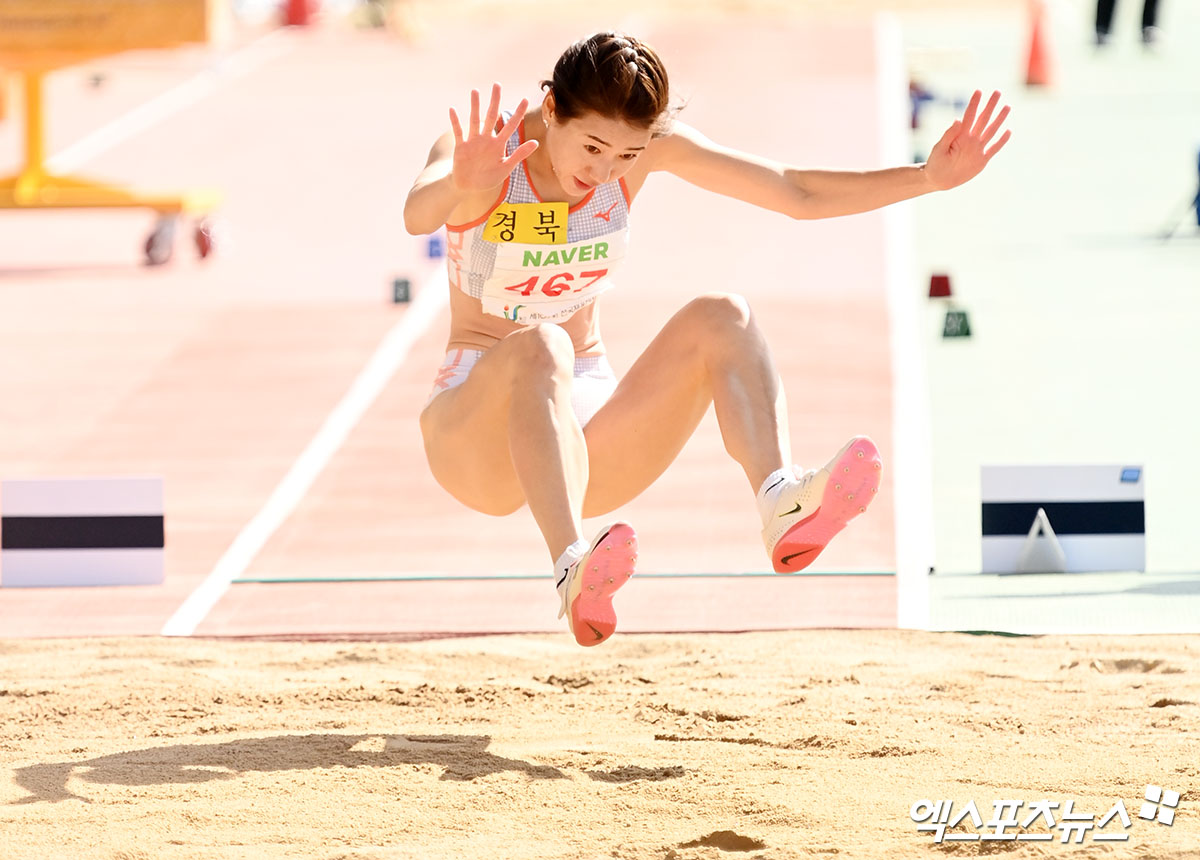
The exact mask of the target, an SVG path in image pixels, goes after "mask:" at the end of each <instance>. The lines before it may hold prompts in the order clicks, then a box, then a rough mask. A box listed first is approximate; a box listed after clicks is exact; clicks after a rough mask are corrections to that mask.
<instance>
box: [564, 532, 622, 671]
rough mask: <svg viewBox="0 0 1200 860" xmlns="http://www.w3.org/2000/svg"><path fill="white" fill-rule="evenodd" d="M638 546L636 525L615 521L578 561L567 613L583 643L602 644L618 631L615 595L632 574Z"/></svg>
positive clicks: (575, 633)
mask: <svg viewBox="0 0 1200 860" xmlns="http://www.w3.org/2000/svg"><path fill="white" fill-rule="evenodd" d="M637 548H638V544H637V535H636V534H635V533H634V531H633V526H631V525H629V524H628V523H614V524H613V525H611V526H609V528H608V530H607V531H605V532H604V533H603V534H602V535H600V537H598V538H596V540H595V542H594V543H593V544H592V548H591V549H590V550H589V551H588V554H587V555H586V556H584V558H583V559H582V560H581V561H580V562H579V568H580V573H579V574H577V575H576V577H575V581H574V582H573V583H572V585H571V592H572V593H571V594H570V595H569V596H568V600H567V607H568V609H567V614H568V617H569V619H570V622H571V632H572V633H573V634H574V635H575V641H576V642H578V643H579V644H580V645H583V646H585V647H591V646H593V645H599V644H600V643H601V642H604V641H605V640H606V639H608V638H609V637H610V636H612V635H613V633H614V632H615V631H616V629H617V613H616V611H615V610H614V609H613V605H612V597H613V595H614V594H616V593H617V591H618V589H620V587H621V586H622V585H624V584H625V583H627V582H629V578H630V577H631V576H633V567H634V564H635V563H636V562H637Z"/></svg>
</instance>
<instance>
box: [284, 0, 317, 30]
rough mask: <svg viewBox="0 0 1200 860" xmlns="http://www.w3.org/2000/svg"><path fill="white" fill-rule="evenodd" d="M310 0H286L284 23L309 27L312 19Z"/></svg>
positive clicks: (290, 25)
mask: <svg viewBox="0 0 1200 860" xmlns="http://www.w3.org/2000/svg"><path fill="white" fill-rule="evenodd" d="M312 12H313V4H312V3H311V2H310V0H284V3H283V23H284V24H285V25H287V26H288V27H307V26H308V24H309V22H310V21H311V20H312Z"/></svg>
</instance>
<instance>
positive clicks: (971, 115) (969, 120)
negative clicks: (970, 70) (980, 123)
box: [962, 90, 983, 129]
mask: <svg viewBox="0 0 1200 860" xmlns="http://www.w3.org/2000/svg"><path fill="white" fill-rule="evenodd" d="M982 98H983V93H981V92H980V91H979V90H975V92H974V93H973V94H972V95H971V100H970V101H969V102H967V109H966V111H965V112H964V113H963V115H962V128H966V129H969V128H971V127H972V126H974V125H975V113H976V111H978V110H979V102H980V100H981V99H982Z"/></svg>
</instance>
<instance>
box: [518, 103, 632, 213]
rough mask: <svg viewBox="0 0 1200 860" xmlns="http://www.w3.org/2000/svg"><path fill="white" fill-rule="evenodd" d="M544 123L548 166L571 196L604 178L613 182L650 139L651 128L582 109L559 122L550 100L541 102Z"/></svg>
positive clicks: (630, 165) (629, 165)
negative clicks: (579, 113) (571, 117)
mask: <svg viewBox="0 0 1200 860" xmlns="http://www.w3.org/2000/svg"><path fill="white" fill-rule="evenodd" d="M542 119H543V120H544V121H545V123H546V140H545V145H546V152H547V155H549V157H550V166H551V168H552V169H553V171H554V175H555V176H556V177H558V181H559V183H560V184H561V185H562V187H563V190H564V191H566V192H567V193H568V194H570V195H573V196H578V195H580V194H586V193H587V191H588V190H589V189H591V188H594V187H595V186H597V185H603V184H604V183H605V182H615V181H616V180H618V179H620V178H621V177H622V176H624V175H625V174H626V173H628V172H629V171H630V170H631V169H632V168H633V166H634V165H635V164H637V160H638V159H639V158H640V157H641V156H642V153H643V152H644V151H645V149H646V146H647V144H649V143H650V137H651V134H652V133H651V131H650V130H649V129H644V128H637V127H636V126H632V125H630V124H629V123H627V122H625V121H624V120H623V119H614V118H611V117H606V116H601V115H600V114H596V113H586V114H584V115H583V116H580V117H577V118H576V119H572V120H567V121H566V122H559V121H558V119H557V118H556V117H555V114H554V102H553V99H552V98H548V99H547V100H546V101H545V102H543V104H542Z"/></svg>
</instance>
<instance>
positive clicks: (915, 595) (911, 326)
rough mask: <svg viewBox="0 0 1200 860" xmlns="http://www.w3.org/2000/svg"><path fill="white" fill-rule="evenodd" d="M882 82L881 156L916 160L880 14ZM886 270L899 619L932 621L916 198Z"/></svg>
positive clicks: (896, 35) (899, 59)
mask: <svg viewBox="0 0 1200 860" xmlns="http://www.w3.org/2000/svg"><path fill="white" fill-rule="evenodd" d="M875 50H876V55H875V56H876V65H877V69H876V82H877V83H878V86H879V91H878V95H877V101H878V104H879V111H880V115H879V121H880V143H881V146H882V152H881V160H882V161H883V163H885V164H897V165H898V164H905V163H908V162H909V161H911V158H912V154H911V153H910V152H908V148H909V143H908V139H907V137H908V136H907V135H906V134H905V132H904V129H905V128H906V127H907V124H908V117H907V107H908V80H907V75H906V72H905V64H904V44H903V32H902V30H901V27H900V23H899V21H898V20H897V19H896V18H895V17H894V16H892V15H886V14H885V15H879V16H877V17H876V19H875ZM883 218H884V276H885V280H886V282H887V302H888V322H889V328H890V330H891V353H892V356H891V357H892V443H893V446H894V447H893V454H892V459H893V460H894V463H892V464H891V468H892V476H893V477H892V485H893V486H894V487H895V504H896V517H895V528H896V624H897V626H898V627H902V628H908V629H913V630H926V629H928V628H929V567H930V565H932V564H933V558H934V537H933V490H932V480H933V462H932V451H931V446H930V427H929V391H928V387H927V385H926V376H925V360H924V353H923V351H922V346H921V340H920V337H921V320H922V317H921V315H920V314H919V313H918V309H919V306H918V296H917V293H916V292H915V291H914V290H913V275H914V271H915V262H914V244H913V243H914V241H915V237H914V235H913V214H912V203H899V204H896V205H893V206H889V207H887V209H885V210H884V211H883Z"/></svg>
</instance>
